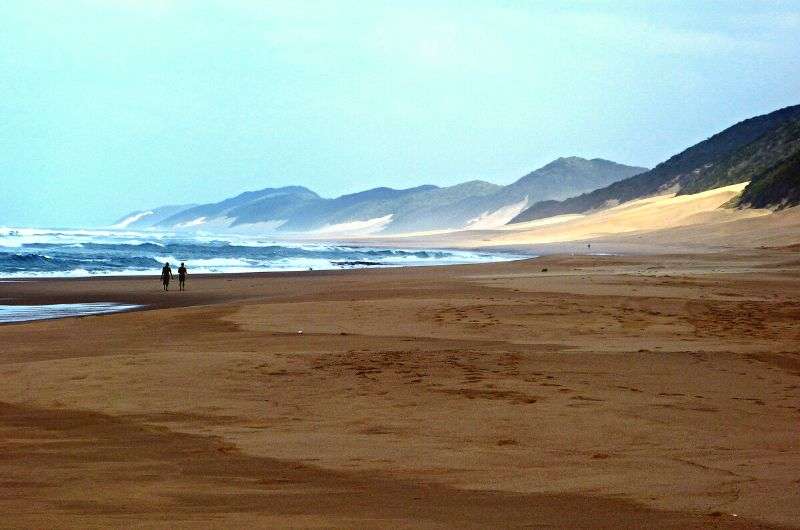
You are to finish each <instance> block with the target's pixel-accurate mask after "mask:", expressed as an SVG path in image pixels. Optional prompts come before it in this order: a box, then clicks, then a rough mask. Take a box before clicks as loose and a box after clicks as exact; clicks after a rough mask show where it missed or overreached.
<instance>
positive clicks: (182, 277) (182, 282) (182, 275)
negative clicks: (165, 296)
mask: <svg viewBox="0 0 800 530" xmlns="http://www.w3.org/2000/svg"><path fill="white" fill-rule="evenodd" d="M178 288H179V289H180V290H181V291H185V290H186V264H185V263H183V262H181V266H180V267H178Z"/></svg>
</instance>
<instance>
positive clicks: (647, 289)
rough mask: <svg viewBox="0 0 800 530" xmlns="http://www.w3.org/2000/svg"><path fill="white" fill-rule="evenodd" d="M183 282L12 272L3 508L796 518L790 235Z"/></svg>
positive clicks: (1, 399) (46, 519) (221, 517)
mask: <svg viewBox="0 0 800 530" xmlns="http://www.w3.org/2000/svg"><path fill="white" fill-rule="evenodd" d="M593 246H594V245H593ZM542 269H547V272H542ZM187 287H188V289H189V290H187V291H185V292H179V291H174V292H173V291H170V292H168V293H163V292H162V291H160V285H159V283H158V279H157V278H156V277H153V278H147V277H129V278H122V277H102V278H69V279H42V280H39V281H31V282H19V283H6V284H2V286H0V289H1V290H2V292H3V295H2V296H3V297H9V296H11V297H16V298H17V299H19V300H20V301H22V300H26V301H51V302H52V301H73V302H81V301H83V302H87V301H104V300H107V299H112V298H113V299H114V301H122V302H125V301H140V302H142V303H149V304H150V307H148V308H146V309H144V310H134V311H130V312H124V313H114V314H105V315H98V316H89V317H82V318H68V319H59V320H48V321H33V322H25V323H15V324H13V325H3V326H0V344H2V346H0V374H2V377H3V380H4V385H0V411H2V414H0V444H2V445H3V450H4V453H5V454H7V455H8V458H7V459H4V460H3V461H2V462H0V474H2V476H3V477H4V480H5V482H4V484H6V486H5V487H6V490H7V491H9V492H10V495H9V496H7V497H5V498H3V499H0V508H2V509H3V511H4V513H5V514H7V515H6V517H7V521H9V523H10V524H13V525H15V526H42V525H48V524H52V523H53V522H54V521H59V522H61V524H64V525H66V526H84V525H86V524H92V525H95V526H120V525H123V526H124V525H126V524H128V523H131V522H132V521H137V522H138V523H139V524H145V525H147V526H155V527H165V526H171V527H174V526H176V525H177V526H181V525H197V524H199V525H201V526H202V525H220V524H224V525H226V526H261V527H263V526H273V527H314V526H328V527H330V526H334V527H354V526H357V527H367V528H370V527H375V528H378V527H386V526H393V527H398V526H400V527H402V526H428V527H432V528H433V527H437V528H439V527H468V526H476V527H480V526H482V527H491V526H494V527H497V526H505V527H522V526H525V525H530V524H543V525H548V524H549V525H561V526H563V525H565V524H568V525H571V526H592V525H597V521H606V520H607V521H612V523H613V524H612V525H613V526H617V527H623V528H624V527H641V526H647V527H655V528H658V527H672V528H674V527H681V528H686V527H690V528H691V527H704V526H708V525H712V526H715V527H721V528H767V527H796V526H800V519H798V518H797V514H796V510H795V507H796V506H797V504H798V502H800V496H799V495H800V494H799V493H798V492H797V490H796V488H794V487H793V485H794V481H796V479H797V477H796V474H795V473H794V472H793V470H794V469H797V466H798V465H800V438H798V436H797V434H798V430H797V418H798V414H800V302H798V300H800V261H798V260H797V257H796V249H792V248H785V249H764V250H737V251H728V252H723V253H714V254H670V255H655V256H631V255H614V256H589V255H558V256H552V255H551V256H539V257H536V258H532V259H526V260H520V261H513V262H498V263H490V264H477V265H476V264H465V265H453V266H426V267H406V268H380V269H351V270H329V271H313V272H308V271H301V272H279V273H249V274H220V275H196V276H192V277H190V282H187ZM173 295H174V296H173ZM298 331H302V334H298ZM754 432H758V433H759V435H758V436H753V433H754ZM82 440H85V441H82ZM176 465H177V466H178V468H179V469H182V470H183V471H181V472H176V471H175V470H176ZM732 492H735V494H734V493H732ZM732 514H736V516H734V515H732Z"/></svg>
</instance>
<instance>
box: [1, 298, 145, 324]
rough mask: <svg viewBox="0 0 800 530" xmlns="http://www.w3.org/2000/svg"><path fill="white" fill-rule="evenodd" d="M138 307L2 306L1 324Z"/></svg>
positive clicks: (96, 305) (97, 304) (128, 305)
mask: <svg viewBox="0 0 800 530" xmlns="http://www.w3.org/2000/svg"><path fill="white" fill-rule="evenodd" d="M137 307H140V306H137V305H131V304H111V303H105V302H96V303H89V304H49V305H0V322H25V321H28V320H45V319H49V318H63V317H75V316H81V315H98V314H103V313H118V312H120V311H128V310H130V309H135V308H137Z"/></svg>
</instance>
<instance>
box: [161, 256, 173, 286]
mask: <svg viewBox="0 0 800 530" xmlns="http://www.w3.org/2000/svg"><path fill="white" fill-rule="evenodd" d="M171 278H172V269H170V268H169V262H166V263H165V264H164V267H163V268H162V269H161V283H162V284H163V286H164V290H165V291H169V280H170V279H171Z"/></svg>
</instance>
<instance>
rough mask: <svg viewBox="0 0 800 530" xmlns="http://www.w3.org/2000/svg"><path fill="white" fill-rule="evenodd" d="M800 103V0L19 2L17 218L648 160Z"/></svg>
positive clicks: (4, 16)
mask: <svg viewBox="0 0 800 530" xmlns="http://www.w3.org/2000/svg"><path fill="white" fill-rule="evenodd" d="M797 103H800V2H794V1H793V2H768V1H753V2H747V1H742V0H740V1H729V2H726V1H718V2H705V3H703V2H699V1H697V0H691V1H686V2H655V1H653V2H650V1H647V2H645V1H641V2H640V1H632V2H629V3H625V2H620V1H610V2H588V1H587V2H561V3H559V2H555V1H549V2H512V1H493V2H490V1H487V2H480V1H468V0H453V1H442V2H434V1H426V2H411V1H407V2H403V1H400V0H397V1H394V2H385V3H384V2H378V1H372V0H371V1H354V2H346V1H337V2H311V1H308V2H302V1H299V0H289V1H286V2H268V1H255V0H254V1H236V0H224V1H219V2H203V1H199V0H197V1H191V2H189V1H186V2H181V1H171V0H116V1H115V0H91V1H90V0H64V1H36V0H16V1H15V0H9V1H4V2H0V183H1V184H2V193H0V225H14V226H26V225H28V226H30V225H39V226H76V225H92V224H105V223H109V222H111V221H113V220H114V219H115V218H116V217H119V216H121V215H123V214H125V213H127V212H128V211H130V210H135V209H141V208H146V207H151V206H156V205H160V204H174V203H182V202H200V201H212V200H219V199H221V198H224V197H225V196H228V195H232V194H236V193H239V192H241V191H244V190H247V189H257V188H263V187H269V186H283V185H288V184H302V185H305V186H307V187H309V188H311V189H313V190H315V191H317V192H319V193H321V194H322V195H326V196H334V195H338V194H341V193H346V192H353V191H358V190H361V189H365V188H369V187H374V186H380V185H386V186H392V187H408V186H413V185H418V184H422V183H433V184H438V185H446V184H453V183H457V182H459V181H464V180H469V179H476V178H480V179H486V180H489V181H493V182H497V183H508V182H511V181H513V180H516V179H517V178H519V177H520V176H522V175H523V174H525V173H527V172H529V171H530V170H532V169H535V168H536V167H539V166H541V165H543V164H545V163H547V162H548V161H550V160H552V159H554V158H556V157H559V156H569V155H579V156H584V157H602V158H608V159H611V160H615V161H618V162H622V163H627V164H637V165H647V166H651V165H653V164H655V163H657V162H659V161H662V160H664V159H665V158H667V157H668V156H670V155H672V154H675V153H676V152H678V151H680V150H682V149H683V148H685V147H687V146H689V145H691V144H693V143H695V142H697V141H699V140H702V139H703V138H706V137H707V136H709V135H711V134H713V133H714V132H717V131H718V130H720V129H722V128H724V127H726V126H728V125H731V124H733V123H734V122H736V121H739V120H741V119H744V118H747V117H750V116H753V115H756V114H761V113H765V112H769V111H771V110H774V109H776V108H779V107H782V106H786V105H792V104H797Z"/></svg>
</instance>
